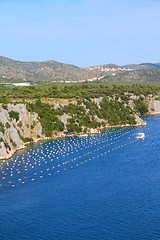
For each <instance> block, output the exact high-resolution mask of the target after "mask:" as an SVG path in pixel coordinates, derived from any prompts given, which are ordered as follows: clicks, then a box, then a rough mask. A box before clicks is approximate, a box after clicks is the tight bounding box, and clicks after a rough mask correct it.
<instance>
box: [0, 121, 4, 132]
mask: <svg viewBox="0 0 160 240" xmlns="http://www.w3.org/2000/svg"><path fill="white" fill-rule="evenodd" d="M4 131H5V127H4V124H3V123H2V122H0V132H2V133H3V134H4Z"/></svg>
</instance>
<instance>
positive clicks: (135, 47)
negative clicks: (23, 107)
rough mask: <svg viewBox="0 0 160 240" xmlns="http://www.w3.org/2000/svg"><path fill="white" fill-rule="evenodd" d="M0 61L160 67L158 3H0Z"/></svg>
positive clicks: (129, 0)
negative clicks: (150, 63) (149, 65)
mask: <svg viewBox="0 0 160 240" xmlns="http://www.w3.org/2000/svg"><path fill="white" fill-rule="evenodd" d="M0 56H5V57H8V58H11V59H14V60H20V61H46V60H56V61H59V62H63V63H70V64H74V65H77V66H79V67H89V66H94V65H101V64H107V63H114V64H118V65H125V64H131V63H143V62H160V0H0Z"/></svg>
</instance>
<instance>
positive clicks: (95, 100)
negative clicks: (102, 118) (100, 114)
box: [92, 97, 103, 109]
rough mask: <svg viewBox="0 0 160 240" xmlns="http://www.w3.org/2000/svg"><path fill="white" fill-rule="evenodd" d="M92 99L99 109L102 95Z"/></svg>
mask: <svg viewBox="0 0 160 240" xmlns="http://www.w3.org/2000/svg"><path fill="white" fill-rule="evenodd" d="M92 101H93V102H94V103H95V104H97V106H98V108H99V109H101V106H100V104H101V102H102V101H103V97H99V98H93V99H92Z"/></svg>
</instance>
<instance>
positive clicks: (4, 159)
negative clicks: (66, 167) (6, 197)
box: [0, 113, 160, 162]
mask: <svg viewBox="0 0 160 240" xmlns="http://www.w3.org/2000/svg"><path fill="white" fill-rule="evenodd" d="M149 115H160V113H158V114H149ZM146 125H147V123H146V122H144V123H143V124H142V123H137V124H133V125H130V124H123V125H112V126H106V127H103V128H95V129H94V130H95V131H94V132H92V133H91V132H88V133H84V132H81V133H73V134H68V135H66V134H64V133H60V132H59V134H58V135H57V136H56V135H55V136H53V137H44V138H38V139H36V140H34V141H32V142H25V143H24V145H23V146H22V147H20V148H15V149H14V151H12V152H11V153H10V154H9V156H8V157H5V158H2V159H1V158H0V162H3V161H9V160H10V159H11V158H12V157H13V156H14V154H15V153H16V152H18V151H20V150H23V149H25V148H27V146H28V145H30V144H32V143H37V142H45V141H48V140H56V139H63V138H66V137H75V136H82V135H84V134H85V135H88V136H89V135H95V134H100V132H101V131H104V130H107V129H111V128H125V127H143V126H146Z"/></svg>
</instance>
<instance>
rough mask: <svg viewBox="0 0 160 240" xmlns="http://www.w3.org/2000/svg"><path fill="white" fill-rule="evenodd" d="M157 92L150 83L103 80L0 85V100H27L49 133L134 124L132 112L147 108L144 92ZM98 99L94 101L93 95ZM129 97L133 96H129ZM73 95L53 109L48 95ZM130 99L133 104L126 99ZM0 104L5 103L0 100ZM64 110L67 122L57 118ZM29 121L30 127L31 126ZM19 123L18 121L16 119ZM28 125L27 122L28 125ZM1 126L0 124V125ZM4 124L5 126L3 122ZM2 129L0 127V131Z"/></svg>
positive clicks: (13, 114) (159, 88)
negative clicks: (98, 82) (84, 82)
mask: <svg viewBox="0 0 160 240" xmlns="http://www.w3.org/2000/svg"><path fill="white" fill-rule="evenodd" d="M149 95H150V96H156V99H158V98H159V96H160V86H154V85H139V84H132V85H107V84H63V85H62V84H54V85H51V84H50V85H49V84H48V85H47V84H46V85H38V86H30V87H25V88H24V87H13V86H12V87H4V86H2V87H1V88H0V101H1V99H2V100H3V99H4V97H5V96H7V98H8V99H9V101H10V102H12V101H13V102H14V103H16V102H18V103H19V102H22V103H26V104H27V109H28V110H29V111H31V112H36V113H37V114H38V116H39V120H40V122H41V125H42V127H43V131H44V134H45V135H46V136H47V137H51V136H52V134H53V132H54V133H56V132H59V131H64V130H66V129H67V130H68V131H69V132H77V133H79V132H81V131H84V132H85V131H86V130H87V128H98V127H100V126H105V125H106V124H109V125H125V124H130V125H134V124H135V117H134V115H135V113H137V114H138V115H144V114H146V113H147V112H148V106H147V105H146V103H145V98H146V96H149ZM99 97H101V100H100V102H99V103H98V105H97V103H96V102H95V101H94V99H95V98H97V99H99ZM132 97H133V98H132ZM53 98H58V99H60V98H62V99H75V101H76V104H73V103H70V104H68V105H66V106H64V105H60V106H59V108H56V109H54V106H53V105H52V101H51V103H48V102H49V101H48V100H50V99H53ZM131 99H133V107H134V109H133V107H132V106H131V105H130V104H129V101H130V100H131ZM2 106H3V108H5V109H7V107H6V106H7V105H5V104H4V103H3V105H2ZM64 113H66V114H67V115H68V116H69V118H68V120H67V125H66V126H64V124H63V123H62V122H61V120H60V118H61V116H62V115H63V114H64ZM9 116H10V118H11V119H16V121H18V120H19V113H18V112H15V111H10V112H9ZM36 124H37V123H36V122H33V124H32V125H31V129H34V127H35V126H36ZM18 126H19V127H21V126H22V122H21V121H19V122H18ZM28 127H29V125H28ZM1 128H2V127H1ZM6 128H7V126H6ZM2 130H3V129H1V131H2Z"/></svg>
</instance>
